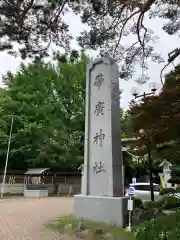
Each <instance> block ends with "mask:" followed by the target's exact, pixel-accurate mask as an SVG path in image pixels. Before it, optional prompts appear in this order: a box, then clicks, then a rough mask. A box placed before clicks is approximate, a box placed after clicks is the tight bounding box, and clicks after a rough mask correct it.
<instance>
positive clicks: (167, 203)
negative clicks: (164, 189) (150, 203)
mask: <svg viewBox="0 0 180 240" xmlns="http://www.w3.org/2000/svg"><path fill="white" fill-rule="evenodd" d="M161 204H162V205H161V208H162V209H173V208H179V207H180V199H179V198H176V197H172V196H167V197H164V198H163V199H162V201H161Z"/></svg>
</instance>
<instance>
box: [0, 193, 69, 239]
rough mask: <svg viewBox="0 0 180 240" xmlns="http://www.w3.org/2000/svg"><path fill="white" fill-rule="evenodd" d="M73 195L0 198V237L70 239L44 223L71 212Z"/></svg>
mask: <svg viewBox="0 0 180 240" xmlns="http://www.w3.org/2000/svg"><path fill="white" fill-rule="evenodd" d="M71 208H72V198H64V197H52V198H51V197H50V198H41V199H25V198H17V199H4V200H0V240H31V239H33V240H41V239H42V240H56V239H57V240H72V238H71V237H69V236H67V235H60V234H58V233H55V232H52V231H50V230H48V229H46V228H45V227H44V226H43V224H44V223H45V222H47V221H48V220H51V219H52V220H53V219H55V218H57V217H58V216H65V215H70V214H71Z"/></svg>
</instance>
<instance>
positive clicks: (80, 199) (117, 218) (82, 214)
mask: <svg viewBox="0 0 180 240" xmlns="http://www.w3.org/2000/svg"><path fill="white" fill-rule="evenodd" d="M127 202H128V197H124V196H123V197H100V196H86V195H75V196H74V199H73V216H74V218H76V219H84V220H90V221H94V222H102V223H106V224H115V225H116V226H119V227H125V226H126V225H127V223H128V211H127Z"/></svg>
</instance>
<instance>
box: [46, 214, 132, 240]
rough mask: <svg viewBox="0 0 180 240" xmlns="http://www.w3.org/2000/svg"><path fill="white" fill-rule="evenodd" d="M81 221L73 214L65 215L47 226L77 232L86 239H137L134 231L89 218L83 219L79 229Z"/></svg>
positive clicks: (71, 232)
mask: <svg viewBox="0 0 180 240" xmlns="http://www.w3.org/2000/svg"><path fill="white" fill-rule="evenodd" d="M79 222H80V221H77V220H76V219H75V218H74V217H73V216H65V217H60V218H58V219H57V220H56V221H53V222H50V223H49V224H48V225H47V227H49V228H51V229H54V230H56V231H59V232H62V233H69V234H76V236H78V237H81V238H84V239H121V240H134V239H135V237H134V236H133V234H132V233H129V232H126V231H125V230H124V229H123V228H120V227H116V226H110V225H106V224H104V223H97V222H92V221H87V220H82V221H81V228H80V229H79V230H78V229H77V226H78V223H79Z"/></svg>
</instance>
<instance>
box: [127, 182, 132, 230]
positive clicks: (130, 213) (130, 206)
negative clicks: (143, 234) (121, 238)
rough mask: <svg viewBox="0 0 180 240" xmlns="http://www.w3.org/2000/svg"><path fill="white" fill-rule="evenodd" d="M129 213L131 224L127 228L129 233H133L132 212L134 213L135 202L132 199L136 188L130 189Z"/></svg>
mask: <svg viewBox="0 0 180 240" xmlns="http://www.w3.org/2000/svg"><path fill="white" fill-rule="evenodd" d="M128 196H129V199H128V211H129V224H128V227H127V228H126V230H127V231H129V232H131V228H132V211H133V200H132V197H133V196H134V188H133V187H130V188H129V189H128Z"/></svg>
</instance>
